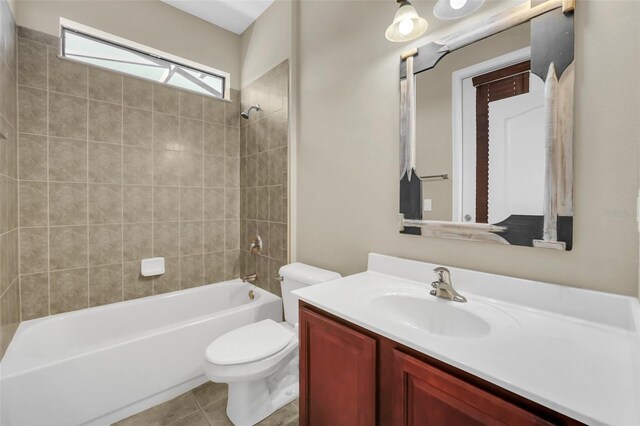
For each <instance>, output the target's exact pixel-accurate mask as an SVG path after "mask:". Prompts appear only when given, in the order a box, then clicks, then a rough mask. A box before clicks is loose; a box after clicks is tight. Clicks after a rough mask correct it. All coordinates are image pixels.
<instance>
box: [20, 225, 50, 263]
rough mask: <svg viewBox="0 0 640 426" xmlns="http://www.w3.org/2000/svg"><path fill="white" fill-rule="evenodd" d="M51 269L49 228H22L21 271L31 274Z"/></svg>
mask: <svg viewBox="0 0 640 426" xmlns="http://www.w3.org/2000/svg"><path fill="white" fill-rule="evenodd" d="M48 270H49V230H48V228H46V227H42V228H21V229H20V273H22V274H31V273H34V272H46V271H48Z"/></svg>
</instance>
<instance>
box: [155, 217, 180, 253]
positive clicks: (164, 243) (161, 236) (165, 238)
mask: <svg viewBox="0 0 640 426" xmlns="http://www.w3.org/2000/svg"><path fill="white" fill-rule="evenodd" d="M153 255H154V256H161V257H165V258H167V257H171V256H179V255H180V222H158V223H154V224H153Z"/></svg>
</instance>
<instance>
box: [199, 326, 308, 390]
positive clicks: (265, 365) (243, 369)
mask: <svg viewBox="0 0 640 426" xmlns="http://www.w3.org/2000/svg"><path fill="white" fill-rule="evenodd" d="M269 321H271V320H269ZM271 322H272V324H271V325H268V326H266V327H270V328H271V329H272V330H275V327H279V328H280V329H282V331H284V332H285V333H287V337H288V341H287V342H286V344H285V346H284V347H281V348H280V349H279V350H275V351H273V350H272V351H271V352H272V353H271V354H270V355H266V356H263V357H262V358H255V357H256V354H258V352H254V353H253V358H254V361H248V362H244V363H235V364H219V363H217V362H213V361H212V359H217V357H216V356H215V355H213V354H212V352H214V350H215V348H216V347H218V341H219V339H221V338H222V337H223V336H220V337H219V338H218V339H216V340H214V341H213V342H212V343H211V344H210V345H209V346H208V347H207V350H206V355H205V362H204V370H205V375H206V376H207V378H208V379H209V380H212V381H214V382H217V383H237V382H246V381H251V380H256V379H260V378H263V377H267V376H269V375H270V374H273V373H274V372H275V371H277V370H278V369H279V368H282V365H283V364H284V363H287V362H289V361H290V360H291V359H293V358H295V357H296V356H297V355H298V346H299V341H298V336H297V334H296V332H295V329H294V328H293V327H292V326H291V325H290V324H288V323H286V322H284V323H277V322H275V321H271ZM251 325H253V324H251ZM251 325H248V326H244V327H241V328H245V327H250V326H251ZM238 330H240V329H236V330H233V331H231V332H229V333H227V334H230V335H231V334H235V332H236V331H238ZM250 330H255V329H253V328H250ZM274 332H275V331H274ZM278 332H281V330H278V331H277V332H276V333H278ZM235 335H236V336H237V335H238V334H235ZM282 336H284V335H283V334H282ZM225 340H226V339H225ZM212 347H213V348H214V349H212ZM263 353H264V352H263ZM212 355H213V356H212ZM223 361H224V360H223Z"/></svg>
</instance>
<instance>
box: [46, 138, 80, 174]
mask: <svg viewBox="0 0 640 426" xmlns="http://www.w3.org/2000/svg"><path fill="white" fill-rule="evenodd" d="M49 141H50V143H49V179H50V180H52V181H59V182H86V181H87V142H86V141H83V140H74V139H63V138H54V137H52V138H50V139H49Z"/></svg>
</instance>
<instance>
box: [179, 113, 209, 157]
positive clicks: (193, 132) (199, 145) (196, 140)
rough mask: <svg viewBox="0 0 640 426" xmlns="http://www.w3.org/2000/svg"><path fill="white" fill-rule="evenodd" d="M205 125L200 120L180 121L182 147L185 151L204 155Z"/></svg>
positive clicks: (183, 119)
mask: <svg viewBox="0 0 640 426" xmlns="http://www.w3.org/2000/svg"><path fill="white" fill-rule="evenodd" d="M203 124H204V122H202V121H200V120H192V119H190V118H181V119H180V147H181V149H182V150H183V151H188V152H194V153H199V154H201V153H202V150H203V146H204V145H203V141H204V139H203V137H204V134H203V131H204V130H203Z"/></svg>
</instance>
